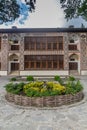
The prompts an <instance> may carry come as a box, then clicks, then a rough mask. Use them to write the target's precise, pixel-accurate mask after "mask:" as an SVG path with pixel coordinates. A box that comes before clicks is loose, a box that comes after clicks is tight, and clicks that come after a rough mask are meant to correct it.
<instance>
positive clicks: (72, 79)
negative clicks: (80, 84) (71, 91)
mask: <svg viewBox="0 0 87 130" xmlns="http://www.w3.org/2000/svg"><path fill="white" fill-rule="evenodd" d="M68 80H69V81H76V79H75V77H73V76H69V78H68Z"/></svg>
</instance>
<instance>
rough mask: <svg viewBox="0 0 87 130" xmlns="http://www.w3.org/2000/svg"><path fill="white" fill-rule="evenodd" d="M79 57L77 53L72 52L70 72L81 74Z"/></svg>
mask: <svg viewBox="0 0 87 130" xmlns="http://www.w3.org/2000/svg"><path fill="white" fill-rule="evenodd" d="M79 65H80V64H79V57H78V55H77V54H72V55H70V57H69V74H71V75H79V72H80V66H79Z"/></svg>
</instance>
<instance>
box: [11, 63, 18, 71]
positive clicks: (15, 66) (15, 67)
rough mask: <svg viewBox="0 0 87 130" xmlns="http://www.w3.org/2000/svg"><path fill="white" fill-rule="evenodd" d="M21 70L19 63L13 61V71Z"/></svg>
mask: <svg viewBox="0 0 87 130" xmlns="http://www.w3.org/2000/svg"><path fill="white" fill-rule="evenodd" d="M17 70H19V63H11V71H17Z"/></svg>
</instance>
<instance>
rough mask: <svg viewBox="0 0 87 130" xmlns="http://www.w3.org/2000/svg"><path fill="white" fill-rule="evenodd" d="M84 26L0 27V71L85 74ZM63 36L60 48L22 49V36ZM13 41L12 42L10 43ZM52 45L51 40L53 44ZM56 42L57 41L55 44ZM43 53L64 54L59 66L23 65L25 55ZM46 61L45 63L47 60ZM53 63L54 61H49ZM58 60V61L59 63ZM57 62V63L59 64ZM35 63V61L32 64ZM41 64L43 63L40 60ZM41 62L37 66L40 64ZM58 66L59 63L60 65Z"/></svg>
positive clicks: (1, 73)
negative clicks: (82, 27)
mask: <svg viewBox="0 0 87 130" xmlns="http://www.w3.org/2000/svg"><path fill="white" fill-rule="evenodd" d="M86 31H87V30H86V29H71V30H70V29H67V28H66V29H64V30H63V29H24V30H23V29H3V30H0V37H1V49H0V64H1V65H0V75H10V74H12V73H13V75H14V74H15V73H14V72H16V74H17V75H57V74H58V75H69V74H74V75H75V74H76V75H87V33H86ZM61 36H62V37H63V49H62V50H58V49H56V50H44V51H43V50H25V49H24V46H25V45H24V44H25V42H24V39H25V37H31V38H32V39H33V37H36V38H38V37H44V38H47V37H49V38H51V37H54V38H55V37H56V38H57V37H61ZM13 41H14V43H13ZM57 42H58V41H57ZM52 46H53V44H52ZM57 46H58V45H57ZM25 55H28V56H31V55H34V56H35V55H41V56H42V55H46V56H54V55H56V56H59V55H62V56H63V57H64V61H63V64H64V68H62V69H59V68H58V69H57V68H56V69H55V67H54V68H52V69H49V68H48V69H47V68H46V69H41V68H40V69H37V70H36V69H27V70H26V69H25V61H24V56H25ZM46 64H47V65H48V63H47V62H46ZM53 64H56V63H54V62H53V63H52V66H53ZM58 64H59V63H58ZM58 64H57V65H58ZM35 65H36V64H35ZM41 65H42V63H41ZM41 65H40V66H41ZM60 66H61V65H60Z"/></svg>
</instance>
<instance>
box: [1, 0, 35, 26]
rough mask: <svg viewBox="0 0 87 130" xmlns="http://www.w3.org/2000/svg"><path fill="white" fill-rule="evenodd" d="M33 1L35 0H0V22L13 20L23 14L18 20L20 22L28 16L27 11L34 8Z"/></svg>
mask: <svg viewBox="0 0 87 130" xmlns="http://www.w3.org/2000/svg"><path fill="white" fill-rule="evenodd" d="M35 2H36V0H25V3H22V2H21V0H0V24H3V23H7V22H13V21H14V20H15V19H17V18H19V17H20V15H23V16H24V17H23V18H22V20H20V21H19V22H20V23H22V21H23V20H25V19H26V17H27V16H28V12H29V11H30V12H32V10H34V9H35Z"/></svg>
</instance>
